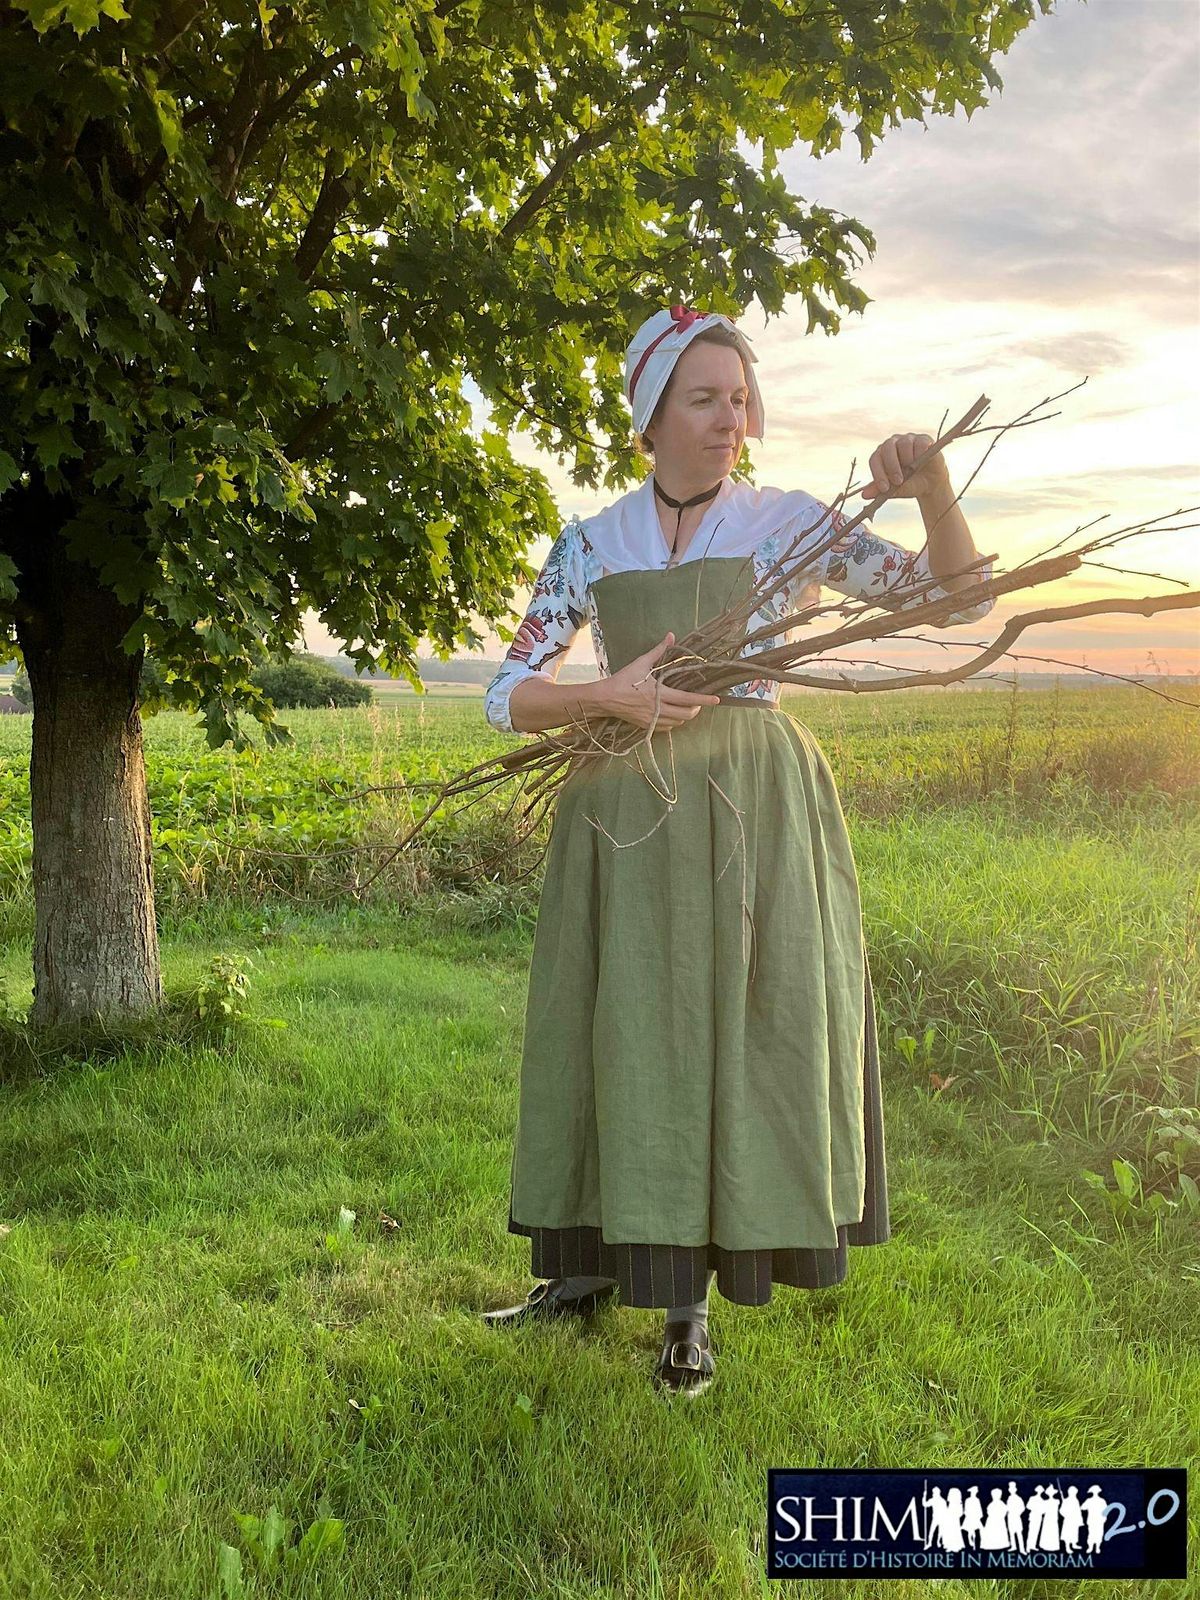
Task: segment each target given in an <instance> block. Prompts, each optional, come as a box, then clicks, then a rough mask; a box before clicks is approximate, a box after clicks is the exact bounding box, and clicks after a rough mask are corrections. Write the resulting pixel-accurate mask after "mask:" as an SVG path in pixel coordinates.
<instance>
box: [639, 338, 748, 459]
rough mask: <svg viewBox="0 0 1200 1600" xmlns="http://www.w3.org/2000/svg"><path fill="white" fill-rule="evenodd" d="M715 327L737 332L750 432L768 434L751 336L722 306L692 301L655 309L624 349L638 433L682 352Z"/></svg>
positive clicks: (657, 400)
mask: <svg viewBox="0 0 1200 1600" xmlns="http://www.w3.org/2000/svg"><path fill="white" fill-rule="evenodd" d="M716 327H720V328H728V329H729V331H730V333H732V334H733V335H734V336H735V337H736V339H737V344H738V352H739V354H740V355H741V357H742V360H743V362H744V363H745V368H746V383H747V386H748V388H749V390H750V394H749V398H748V400H747V403H746V432H747V433H748V434H749V435H750V436H751V438H754V439H761V438H762V437H763V436H764V434H765V432H766V417H765V415H764V414H763V403H762V395H761V394H760V393H759V390H758V380H757V379H756V378H755V376H754V367H753V363H754V362H756V361H757V360H758V357H757V356H756V355H755V354H754V351H753V350H752V349H751V347H750V341H749V339H747V337H746V335H745V334H744V333H743V332H742V331H741V329H740V328H739V327H738V326H737V325H736V323H734V322H731V321H730V319H729V318H728V317H726V316H722V314H721V313H720V312H719V311H694V310H691V309H689V308H688V307H687V306H671V308H670V309H669V310H667V311H656V312H655V313H654V315H653V316H652V317H647V319H646V321H645V322H643V323H642V325H641V327H640V328H639V329H638V331H637V332H636V333H635V334H634V336H633V340H632V342H631V344H630V346H629V348H628V350H626V352H625V398H626V399H627V400H628V401H629V404H630V406H631V407H632V408H633V425H634V427H635V428H636V429H637V431H638V432H639V433H644V432H645V431H646V426H647V424H648V423H649V421H650V418H651V417H652V416H653V415H654V408H655V406H656V405H657V404H658V402H659V400H660V398H661V397H662V392H663V390H664V389H665V388H666V386H667V379H668V378H669V377H670V376H671V372H672V369H673V368H674V366H675V363H676V362H677V361H678V360H679V357H680V356H681V355H682V354H683V352H684V351H685V350H686V349H687V347H688V345H689V344H691V342H692V340H693V339H694V338H695V337H696V335H697V334H700V333H703V332H704V331H705V329H707V328H716Z"/></svg>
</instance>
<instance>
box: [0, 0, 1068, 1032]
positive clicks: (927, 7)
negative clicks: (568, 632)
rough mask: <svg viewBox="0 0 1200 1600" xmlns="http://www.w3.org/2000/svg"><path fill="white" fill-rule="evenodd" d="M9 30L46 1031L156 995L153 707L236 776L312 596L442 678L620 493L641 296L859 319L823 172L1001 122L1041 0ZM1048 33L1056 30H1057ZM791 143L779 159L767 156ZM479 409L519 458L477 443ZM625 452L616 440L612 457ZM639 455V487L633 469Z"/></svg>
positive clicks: (12, 462)
mask: <svg viewBox="0 0 1200 1600" xmlns="http://www.w3.org/2000/svg"><path fill="white" fill-rule="evenodd" d="M129 6H130V9H128V10H127V9H126V3H125V0H18V3H15V4H5V5H3V6H0V113H2V116H3V123H2V126H0V154H2V157H3V167H4V172H5V185H4V193H3V197H2V198H0V216H2V218H3V224H4V238H5V243H4V246H3V253H2V255H0V385H2V393H3V402H4V403H3V407H2V409H0V645H4V646H8V647H9V648H10V649H11V647H12V646H13V645H16V646H18V647H19V650H20V653H21V656H22V658H23V660H24V663H25V665H26V667H27V669H28V672H29V678H30V682H31V685H32V689H33V697H34V724H33V757H32V763H31V787H32V808H33V826H34V890H35V902H36V923H35V938H34V971H35V990H34V1006H33V1011H32V1013H31V1017H30V1021H31V1023H33V1024H40V1023H50V1022H54V1021H58V1020H64V1019H72V1018H81V1017H85V1016H88V1015H92V1014H95V1013H112V1012H117V1013H120V1012H135V1011H138V1010H143V1009H146V1008H150V1007H154V1006H156V1005H157V1004H158V1003H159V1002H160V999H161V984H160V976H159V962H158V947H157V933H156V927H155V919H154V902H153V871H152V851H151V831H150V817H149V813H148V807H147V801H146V788H145V778H144V770H143V758H142V743H141V720H140V716H139V711H138V698H137V685H138V675H139V670H140V666H141V658H142V654H143V652H144V651H145V650H146V649H147V648H148V647H149V648H151V649H152V650H153V652H154V654H155V656H156V657H157V658H158V660H159V662H160V663H161V664H162V666H163V667H164V668H165V669H168V670H169V671H170V672H171V673H173V674H175V677H174V679H173V683H172V695H173V697H174V702H175V703H176V704H177V705H180V706H192V707H196V708H198V709H199V710H200V712H201V713H202V715H203V717H204V719H205V724H206V727H207V731H208V737H209V740H210V742H211V743H212V744H214V745H218V744H220V743H222V742H224V741H226V740H232V741H233V742H234V744H235V746H239V747H240V746H241V745H242V744H243V743H244V742H245V740H246V735H245V734H244V732H243V731H242V727H241V721H240V718H241V716H242V715H243V714H249V715H252V716H253V717H254V718H256V719H257V720H258V721H259V722H260V723H261V724H262V725H263V727H264V729H265V737H266V738H267V739H268V741H272V740H274V739H277V738H280V737H284V736H286V729H281V727H280V725H279V724H277V723H275V722H274V720H273V716H272V710H271V707H270V705H269V704H268V702H267V700H266V698H265V696H264V695H263V693H262V691H261V689H259V688H256V686H255V685H254V684H253V682H252V681H251V672H252V669H253V667H254V665H255V664H256V663H257V662H259V661H261V660H263V659H264V658H265V657H266V656H267V655H269V654H271V653H273V652H276V651H278V650H280V649H286V648H288V647H290V646H291V645H293V644H294V643H295V642H296V641H297V640H298V639H299V637H300V633H301V627H300V623H301V617H302V614H303V612H304V611H305V610H306V609H307V608H313V609H315V610H316V611H318V612H319V614H320V615H321V617H322V619H323V620H324V621H325V623H326V624H327V625H328V626H329V628H330V629H331V630H332V631H333V632H334V633H335V634H337V635H338V636H339V637H341V638H343V639H346V640H348V641H350V644H351V652H350V653H351V654H352V656H353V658H354V659H355V661H356V663H357V664H358V665H359V666H360V667H362V668H364V669H365V668H369V667H370V666H372V665H373V664H375V663H376V662H378V663H379V664H381V665H382V666H383V667H384V668H385V669H387V670H390V671H395V672H399V673H402V674H403V675H404V676H406V677H408V678H409V679H410V681H414V682H415V680H416V677H417V669H416V661H415V650H416V646H417V644H418V642H419V640H420V639H421V638H422V637H423V636H424V637H428V638H429V639H430V640H431V641H432V642H433V643H434V645H435V647H436V648H438V649H440V650H443V651H446V652H448V651H450V650H452V649H454V648H455V647H456V646H461V645H467V646H471V645H475V644H478V643H479V642H480V639H479V637H478V636H477V635H476V634H475V633H474V632H473V630H472V629H471V627H470V625H469V620H468V619H469V614H470V613H477V614H479V615H480V616H481V617H483V618H484V619H486V620H487V621H498V620H499V619H500V618H501V617H503V616H504V615H505V614H506V613H507V611H508V601H509V600H510V599H511V597H512V594H513V590H514V584H515V582H516V581H517V580H520V579H524V580H525V581H529V580H531V579H532V577H533V576H534V573H533V571H532V570H531V569H530V568H529V567H528V565H527V564H526V563H525V562H524V560H523V559H522V552H523V550H524V549H525V548H526V546H527V544H528V543H529V541H530V540H531V539H532V538H534V537H536V536H537V535H539V534H542V533H544V532H545V531H546V530H547V529H548V528H551V527H553V526H554V525H555V524H556V521H557V518H556V514H555V508H554V506H553V504H552V501H551V497H550V494H549V491H548V489H547V486H546V483H545V480H544V478H543V477H542V476H541V474H540V473H538V472H536V471H534V470H531V469H529V468H527V467H524V466H521V465H520V464H518V463H517V462H516V461H514V459H513V457H512V455H511V453H510V450H509V445H508V438H509V434H510V430H511V429H513V428H514V427H515V428H516V429H518V430H528V431H530V432H531V434H532V436H533V437H534V438H535V439H536V440H537V442H538V443H539V444H540V445H541V446H542V447H544V448H546V449H548V450H551V451H554V452H555V453H556V454H557V455H558V456H559V459H565V458H567V457H570V458H571V460H572V466H571V471H572V475H573V478H574V480H575V481H576V482H577V483H580V484H584V483H586V484H592V485H594V484H596V483H597V482H598V481H599V474H600V473H601V470H602V469H603V473H604V476H603V481H604V483H605V484H606V485H608V486H611V487H614V488H617V487H621V486H623V485H627V484H628V483H629V482H631V481H633V480H634V479H635V478H636V476H637V475H638V472H639V466H638V463H637V461H636V458H635V456H634V454H633V452H632V450H631V449H629V448H628V438H629V425H628V416H627V412H626V410H625V409H624V404H623V401H622V397H621V355H622V352H623V350H624V347H625V344H626V343H627V341H628V338H629V336H630V332H631V330H632V328H633V327H635V326H636V325H637V324H638V323H639V322H640V321H641V320H642V318H643V316H644V315H645V314H646V311H647V307H648V306H652V305H654V304H662V303H664V302H670V301H676V300H680V299H688V300H695V301H697V302H700V303H703V304H707V305H709V306H711V307H712V308H714V309H716V310H722V311H725V312H727V313H730V314H732V315H735V316H736V315H739V314H740V313H741V312H742V311H743V310H744V309H745V307H746V306H747V305H748V304H749V303H750V302H751V301H752V300H753V299H755V298H757V299H758V300H759V302H760V303H761V304H762V306H763V307H764V308H765V309H766V311H767V312H768V314H769V315H775V314H778V313H779V312H780V311H781V310H782V309H783V307H784V304H785V302H786V300H787V298H788V296H789V295H793V296H794V295H799V296H802V298H803V301H804V304H805V306H806V308H807V312H808V326H809V329H810V331H811V330H812V328H814V327H815V326H816V325H818V324H820V325H821V326H823V327H825V328H826V329H827V330H829V331H830V332H836V329H837V327H838V325H839V315H838V311H839V308H840V309H842V310H844V309H850V310H854V311H861V310H863V308H864V307H865V306H866V304H867V303H868V296H867V295H865V294H864V293H863V292H862V291H861V290H860V289H858V288H856V287H855V286H854V284H853V283H852V282H851V281H850V276H849V274H850V271H851V269H852V267H853V266H855V265H857V264H858V263H859V261H860V259H861V258H860V257H859V255H858V254H857V252H856V249H855V243H856V242H857V243H858V244H861V245H864V246H865V247H866V248H867V249H868V250H873V249H874V239H873V237H872V235H871V234H870V232H869V230H868V229H867V228H865V227H864V226H863V225H862V224H861V223H859V222H857V221H855V220H854V219H853V218H848V217H844V216H841V215H839V214H837V213H835V212H832V211H829V210H827V209H824V208H822V207H819V206H813V205H806V204H805V203H804V202H803V201H802V200H801V199H800V198H798V197H796V196H794V195H792V194H791V193H790V192H789V191H788V189H787V187H786V185H785V184H784V182H783V180H782V179H781V177H780V175H779V171H778V164H777V158H778V153H779V152H780V151H781V150H784V149H787V148H790V147H791V146H792V145H793V144H795V143H796V142H797V141H802V142H803V143H805V144H807V145H808V146H809V147H810V149H811V150H812V151H813V153H814V154H820V153H821V152H823V151H827V150H829V149H832V148H836V147H837V146H838V145H839V144H840V142H841V138H842V134H843V131H844V124H843V117H848V118H850V119H851V121H852V126H853V132H854V134H855V135H856V137H857V138H858V140H859V142H860V146H861V149H862V154H863V157H864V159H865V158H866V157H868V156H869V155H870V153H871V151H872V149H873V148H874V145H875V142H876V140H877V139H879V138H880V137H881V136H882V134H883V132H884V127H885V124H887V125H888V126H892V127H895V126H898V125H899V122H900V120H901V119H902V118H920V119H921V120H922V121H923V120H924V116H925V113H926V112H928V111H934V112H941V113H948V112H952V111H953V110H954V109H955V108H956V107H957V106H962V107H964V108H965V109H966V110H967V111H968V113H970V112H971V111H972V110H973V109H974V108H976V107H978V106H980V105H983V104H985V103H986V95H985V88H986V86H990V87H991V88H993V89H996V88H1000V87H1001V79H1000V77H999V75H998V74H997V72H996V71H995V69H994V67H993V66H992V65H991V58H992V57H993V56H994V55H996V54H997V53H1002V52H1003V51H1005V50H1006V49H1007V48H1008V47H1009V45H1010V44H1011V43H1012V41H1013V39H1014V38H1015V37H1016V36H1017V34H1018V33H1019V32H1020V31H1021V30H1022V29H1023V28H1024V27H1026V26H1027V25H1028V24H1029V23H1030V22H1031V21H1032V20H1033V18H1034V15H1035V0H907V3H905V4H904V5H901V4H900V3H899V0H838V3H830V4H825V5H821V6H813V5H812V4H811V3H810V0H805V3H803V4H801V3H797V0H747V3H746V4H739V5H738V6H737V7H727V6H725V5H723V4H722V3H721V0H716V3H714V4H713V5H711V6H706V7H704V8H700V9H692V8H690V7H687V6H677V5H663V4H658V3H652V0H631V3H626V4H612V5H604V4H591V3H585V4H582V5H579V4H575V3H570V4H567V3H565V0H549V3H542V4H537V5H528V6H520V5H517V6H514V5H505V6H500V5H496V4H493V3H492V0H411V3H407V4H395V3H392V4H389V3H387V0H348V3H347V0H339V3H336V4H334V3H316V4H311V5H306V6H287V5H284V6H279V7H277V8H272V7H271V5H270V4H268V3H267V0H258V3H257V4H256V5H252V4H245V5H235V6H229V7H212V6H206V5H203V4H200V3H198V0H129ZM1036 9H1039V10H1040V11H1041V12H1042V13H1043V14H1046V13H1047V12H1049V11H1050V10H1051V9H1052V0H1036ZM739 134H741V135H742V136H743V137H744V138H745V139H748V140H750V141H751V142H753V143H754V144H755V145H758V146H760V147H761V154H760V155H758V157H757V160H756V162H750V161H747V160H746V159H745V158H744V157H743V156H742V155H741V154H740V153H739V152H738V149H737V138H738V135H739ZM468 378H470V379H471V380H473V382H474V383H475V384H476V385H477V386H478V389H479V390H480V391H481V392H482V394H483V395H484V396H485V398H486V400H487V401H488V402H489V403H490V406H491V420H492V426H491V427H490V428H488V429H486V430H485V431H484V432H483V433H482V435H481V436H476V434H475V433H473V432H472V430H471V420H472V413H471V409H470V405H469V403H468V399H467V397H466V395H465V394H464V384H465V382H466V380H467V379H468ZM598 435H604V436H606V439H607V443H604V442H602V441H601V439H600V438H599V437H598ZM605 462H607V465H605Z"/></svg>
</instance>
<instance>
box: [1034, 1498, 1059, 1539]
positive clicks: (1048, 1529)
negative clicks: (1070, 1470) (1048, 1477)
mask: <svg viewBox="0 0 1200 1600" xmlns="http://www.w3.org/2000/svg"><path fill="white" fill-rule="evenodd" d="M1058 1499H1059V1495H1058V1490H1057V1489H1056V1488H1055V1487H1054V1485H1053V1484H1052V1483H1048V1484H1047V1485H1046V1509H1045V1510H1044V1511H1043V1513H1042V1527H1041V1533H1040V1536H1039V1538H1038V1542H1037V1548H1038V1549H1039V1550H1058V1549H1059V1548H1060V1545H1059V1541H1058ZM1030 1548H1031V1549H1032V1548H1033V1547H1032V1546H1030Z"/></svg>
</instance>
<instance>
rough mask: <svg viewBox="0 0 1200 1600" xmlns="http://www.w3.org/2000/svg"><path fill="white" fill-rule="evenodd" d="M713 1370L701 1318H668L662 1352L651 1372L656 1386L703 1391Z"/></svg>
mask: <svg viewBox="0 0 1200 1600" xmlns="http://www.w3.org/2000/svg"><path fill="white" fill-rule="evenodd" d="M715 1372H716V1362H715V1361H714V1360H713V1354H712V1348H711V1345H710V1341H709V1337H708V1329H707V1328H706V1327H705V1325H704V1324H703V1323H702V1322H693V1321H691V1320H690V1319H689V1320H687V1321H685V1322H668V1323H667V1325H666V1327H665V1328H664V1330H663V1344H662V1352H661V1354H660V1355H659V1358H658V1364H657V1365H656V1366H655V1368H654V1372H653V1374H652V1380H651V1381H652V1382H653V1383H654V1385H655V1387H656V1388H657V1389H660V1390H662V1391H663V1392H664V1393H667V1394H686V1395H697V1394H703V1392H704V1390H705V1389H708V1388H710V1387H711V1385H712V1382H713V1376H714V1374H715Z"/></svg>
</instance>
